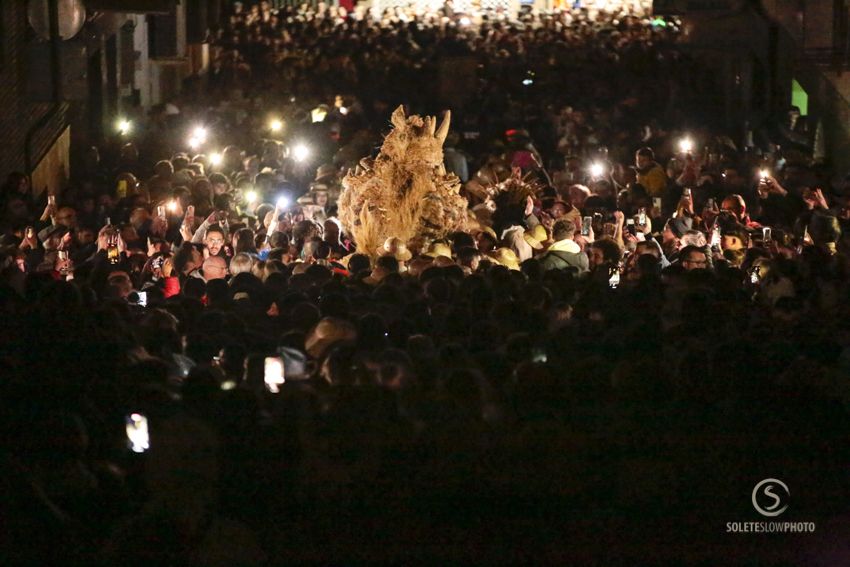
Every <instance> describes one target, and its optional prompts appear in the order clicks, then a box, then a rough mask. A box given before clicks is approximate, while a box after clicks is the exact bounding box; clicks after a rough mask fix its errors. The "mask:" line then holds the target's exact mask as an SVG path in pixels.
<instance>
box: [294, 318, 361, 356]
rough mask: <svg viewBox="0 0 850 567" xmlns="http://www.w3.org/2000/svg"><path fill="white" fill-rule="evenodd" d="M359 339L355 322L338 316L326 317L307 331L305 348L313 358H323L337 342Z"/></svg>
mask: <svg viewBox="0 0 850 567" xmlns="http://www.w3.org/2000/svg"><path fill="white" fill-rule="evenodd" d="M356 339H357V328H356V327H355V326H354V324H353V323H351V322H350V321H347V320H345V319H340V318H338V317H324V318H322V319H321V320H320V321H319V322H318V323H316V326H315V327H313V329H312V330H311V331H310V332H309V333H307V338H306V339H305V340H304V350H305V351H306V352H307V354H309V355H310V356H311V357H313V359H319V358H321V357H322V356H323V355H324V354H325V353H326V352H328V350H329V349H330V348H331V347H332V346H333V345H334V344H336V343H339V342H344V341H354V340H356Z"/></svg>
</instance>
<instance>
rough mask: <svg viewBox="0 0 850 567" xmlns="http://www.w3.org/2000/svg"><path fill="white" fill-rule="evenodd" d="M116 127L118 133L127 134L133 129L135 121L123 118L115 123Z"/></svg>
mask: <svg viewBox="0 0 850 567" xmlns="http://www.w3.org/2000/svg"><path fill="white" fill-rule="evenodd" d="M115 129H116V130H118V133H119V134H121V135H122V136H126V135H127V134H129V133H130V132H131V131H132V130H133V123H132V122H130V121H129V120H127V119H126V118H121V119H120V120H118V123H117V124H116V125H115Z"/></svg>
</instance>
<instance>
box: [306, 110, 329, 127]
mask: <svg viewBox="0 0 850 567" xmlns="http://www.w3.org/2000/svg"><path fill="white" fill-rule="evenodd" d="M327 115H328V112H327V111H326V110H325V109H324V108H319V107H318V106H317V107H316V108H314V109H313V110H311V111H310V118H311V119H312V120H313V122H314V123H315V122H324V120H325V116H327Z"/></svg>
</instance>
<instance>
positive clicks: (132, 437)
mask: <svg viewBox="0 0 850 567" xmlns="http://www.w3.org/2000/svg"><path fill="white" fill-rule="evenodd" d="M124 424H125V430H126V432H127V446H128V447H129V448H130V450H131V451H133V452H134V453H144V452H145V451H147V450H148V449H150V447H151V440H150V433H149V431H148V418H147V417H145V416H144V415H142V414H140V413H131V414H129V415H127V416H126V417H125V418H124Z"/></svg>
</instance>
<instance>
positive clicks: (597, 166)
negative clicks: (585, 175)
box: [590, 161, 605, 177]
mask: <svg viewBox="0 0 850 567" xmlns="http://www.w3.org/2000/svg"><path fill="white" fill-rule="evenodd" d="M604 173H605V166H604V165H602V164H601V163H599V162H598V161H596V162H593V163H592V164H590V175H592V176H593V177H602V174H604Z"/></svg>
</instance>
